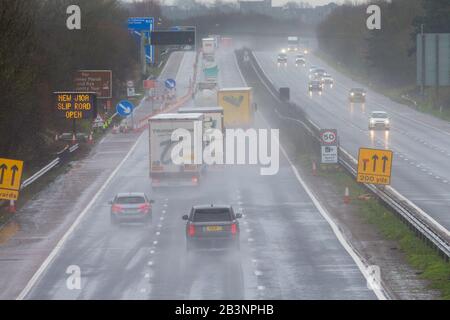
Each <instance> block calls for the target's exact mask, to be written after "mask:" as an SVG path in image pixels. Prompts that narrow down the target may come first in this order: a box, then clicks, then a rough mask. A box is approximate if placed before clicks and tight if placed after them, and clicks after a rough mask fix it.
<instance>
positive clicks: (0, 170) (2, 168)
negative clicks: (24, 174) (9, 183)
mask: <svg viewBox="0 0 450 320" xmlns="http://www.w3.org/2000/svg"><path fill="white" fill-rule="evenodd" d="M7 169H8V166H7V165H6V164H4V163H3V164H2V165H1V166H0V184H2V183H3V176H4V175H5V171H6V170H7Z"/></svg>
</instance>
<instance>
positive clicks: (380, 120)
mask: <svg viewBox="0 0 450 320" xmlns="http://www.w3.org/2000/svg"><path fill="white" fill-rule="evenodd" d="M390 128H391V122H390V120H389V116H388V114H387V113H386V112H384V111H373V112H372V113H371V114H370V118H369V130H375V129H382V130H389V129H390Z"/></svg>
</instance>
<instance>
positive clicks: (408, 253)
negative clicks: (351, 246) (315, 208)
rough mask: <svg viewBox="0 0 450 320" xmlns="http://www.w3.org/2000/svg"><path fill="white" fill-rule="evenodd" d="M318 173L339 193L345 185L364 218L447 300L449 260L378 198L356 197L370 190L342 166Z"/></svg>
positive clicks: (320, 170)
mask: <svg viewBox="0 0 450 320" xmlns="http://www.w3.org/2000/svg"><path fill="white" fill-rule="evenodd" d="M318 174H319V175H321V176H323V177H325V178H327V179H329V180H330V181H332V182H333V183H334V184H335V185H336V187H337V188H338V190H339V192H340V193H341V194H344V191H345V187H348V188H349V190H350V195H351V201H352V203H353V204H354V205H356V206H357V207H358V209H359V210H358V213H359V214H360V215H361V216H362V218H363V219H364V221H366V222H367V223H369V224H372V225H374V226H375V227H376V228H377V230H378V231H379V232H380V233H381V234H382V235H383V236H384V237H385V238H386V239H388V240H393V241H395V242H396V243H397V244H398V247H399V249H400V250H401V251H402V252H403V253H404V254H405V257H406V259H407V261H408V263H409V264H410V265H411V266H412V267H414V268H415V269H416V270H418V273H419V276H420V277H421V278H423V279H426V280H427V281H429V283H430V288H432V289H436V290H439V291H440V292H441V298H442V299H445V300H450V263H448V262H446V261H445V260H443V259H442V258H441V257H440V256H439V255H438V254H437V253H436V251H434V250H433V249H432V248H430V247H428V246H427V245H426V244H425V243H424V242H423V241H422V240H420V239H419V238H417V237H416V235H415V234H414V232H413V231H411V230H410V229H409V228H408V227H407V226H406V225H405V224H404V223H403V222H402V221H401V220H400V219H399V218H398V217H397V216H396V215H395V213H393V212H392V211H391V210H390V209H388V208H387V207H385V206H384V205H383V204H382V202H381V201H379V200H378V199H376V198H374V197H371V198H370V199H369V200H361V199H359V197H360V196H362V195H365V194H369V192H368V190H366V189H365V188H364V187H363V186H362V185H360V184H358V183H357V182H356V181H355V179H354V177H353V176H351V175H349V174H348V173H347V172H345V171H343V170H334V171H324V170H322V169H318Z"/></svg>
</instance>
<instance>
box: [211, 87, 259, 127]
mask: <svg viewBox="0 0 450 320" xmlns="http://www.w3.org/2000/svg"><path fill="white" fill-rule="evenodd" d="M217 100H218V102H217V104H218V105H219V106H221V107H222V108H223V120H224V126H225V127H226V128H230V127H239V128H241V127H242V128H245V127H250V126H252V124H253V119H254V113H255V109H256V105H255V104H254V103H253V102H252V88H251V87H244V88H224V89H220V90H219V92H218V93H217Z"/></svg>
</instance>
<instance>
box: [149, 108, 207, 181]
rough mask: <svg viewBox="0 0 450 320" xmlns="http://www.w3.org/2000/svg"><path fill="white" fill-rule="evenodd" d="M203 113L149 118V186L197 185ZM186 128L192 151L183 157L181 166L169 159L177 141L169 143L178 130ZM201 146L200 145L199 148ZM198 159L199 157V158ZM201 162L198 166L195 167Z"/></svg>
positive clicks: (199, 174) (166, 114)
mask: <svg viewBox="0 0 450 320" xmlns="http://www.w3.org/2000/svg"><path fill="white" fill-rule="evenodd" d="M203 118H204V116H203V114H202V113H161V114H158V115H156V116H154V117H151V118H150V119H149V154H150V156H149V165H150V178H151V184H152V187H161V186H197V185H198V184H199V182H200V177H201V173H202V165H201V162H202V161H201V159H202V158H201V157H202V154H201V152H202V150H203V141H202V140H203V139H202V136H200V138H199V139H198V138H197V139H196V138H195V134H194V132H197V133H200V135H202V132H203ZM181 128H182V129H186V130H187V131H188V132H189V133H190V136H191V150H190V152H189V153H188V154H184V153H183V154H180V155H181V156H182V161H183V163H182V164H177V163H176V162H174V159H172V149H173V148H174V146H175V145H177V144H180V143H181V142H180V141H173V140H172V133H173V132H174V131H175V130H177V129H181ZM198 144H200V146H199V145H198ZM199 157H200V158H199ZM196 162H197V163H200V164H196Z"/></svg>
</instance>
